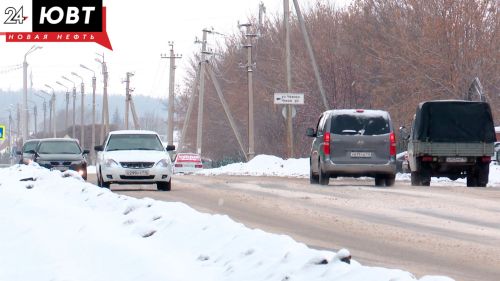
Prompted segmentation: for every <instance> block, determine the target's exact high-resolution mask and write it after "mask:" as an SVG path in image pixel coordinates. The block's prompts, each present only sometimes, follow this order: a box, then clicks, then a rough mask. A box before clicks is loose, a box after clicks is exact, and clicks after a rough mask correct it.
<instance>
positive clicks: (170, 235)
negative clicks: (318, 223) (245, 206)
mask: <svg viewBox="0 0 500 281" xmlns="http://www.w3.org/2000/svg"><path fill="white" fill-rule="evenodd" d="M22 179H27V181H20V180H22ZM0 219H1V221H2V224H1V226H0V241H1V242H0V253H1V254H0V280H9V281H17V280H19V281H21V280H22V281H31V280H33V281H34V280H86V281H93V280H96V281H97V280H99V281H101V280H102V281H104V280H106V281H108V280H120V281H127V280H141V281H149V280H151V281H157V280H238V281H239V280H252V281H253V280H277V281H281V280H304V281H306V280H307V281H309V280H345V281H365V280H371V281H377V280H380V281H387V280H394V281H410V280H417V279H415V278H414V277H413V276H412V275H411V274H410V273H408V272H405V271H402V270H397V269H386V268H380V267H367V266H362V265H360V264H359V263H357V262H356V261H354V260H353V261H352V263H351V264H347V263H344V262H341V261H340V260H339V258H338V256H337V255H336V254H335V253H334V252H329V251H318V250H313V249H310V248H308V247H306V246H305V245H304V244H301V243H297V242H295V241H293V240H292V239H291V238H290V237H288V236H284V235H276V234H269V233H265V232H263V231H260V230H252V229H248V228H246V227H245V226H244V225H242V224H239V223H236V222H234V221H232V220H231V219H230V218H228V217H227V216H222V215H209V214H203V213H199V212H196V211H195V210H194V209H192V208H190V207H189V206H187V205H185V204H182V203H175V202H162V201H155V200H152V199H134V198H130V197H126V196H122V195H117V194H114V193H112V192H110V191H109V190H106V189H100V188H98V187H96V186H95V185H92V184H89V183H85V182H83V181H82V180H81V179H80V178H79V176H78V175H76V174H75V173H73V172H67V173H61V172H58V171H48V170H46V169H42V168H39V167H36V166H13V167H10V168H5V169H0ZM354 255H355V253H354ZM323 260H327V261H328V263H327V264H323V263H322V261H323ZM418 280H420V281H449V280H452V279H450V278H447V277H436V276H426V277H422V278H421V279H418Z"/></svg>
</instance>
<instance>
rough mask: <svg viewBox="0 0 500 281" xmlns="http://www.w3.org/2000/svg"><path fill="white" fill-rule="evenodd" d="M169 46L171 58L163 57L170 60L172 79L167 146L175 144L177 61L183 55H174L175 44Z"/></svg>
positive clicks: (169, 89) (169, 96)
mask: <svg viewBox="0 0 500 281" xmlns="http://www.w3.org/2000/svg"><path fill="white" fill-rule="evenodd" d="M168 45H169V46H170V56H166V55H161V58H162V59H170V78H169V81H168V83H169V84H168V112H167V114H168V117H167V120H168V121H167V122H168V126H167V128H168V132H167V144H169V145H173V144H174V103H175V97H174V91H175V68H176V66H175V59H180V58H182V55H176V54H175V53H174V42H172V41H169V42H168Z"/></svg>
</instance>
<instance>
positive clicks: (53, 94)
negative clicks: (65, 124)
mask: <svg viewBox="0 0 500 281" xmlns="http://www.w3.org/2000/svg"><path fill="white" fill-rule="evenodd" d="M45 87H47V88H49V89H51V90H52V98H51V100H50V101H51V102H52V103H51V104H52V105H51V104H50V103H49V108H52V111H51V112H52V113H51V114H52V115H51V116H54V119H52V120H53V121H51V122H50V124H52V126H53V127H52V128H53V129H54V138H56V137H57V129H56V94H55V91H54V88H52V87H51V86H50V85H48V84H45ZM42 93H46V94H48V93H47V92H44V91H42ZM51 118H52V117H51ZM50 124H49V131H50V126H51V125H50Z"/></svg>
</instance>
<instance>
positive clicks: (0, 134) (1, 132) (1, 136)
mask: <svg viewBox="0 0 500 281" xmlns="http://www.w3.org/2000/svg"><path fill="white" fill-rule="evenodd" d="M0 140H5V125H0Z"/></svg>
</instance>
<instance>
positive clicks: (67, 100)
mask: <svg viewBox="0 0 500 281" xmlns="http://www.w3.org/2000/svg"><path fill="white" fill-rule="evenodd" d="M56 84H57V85H60V86H63V87H64V88H65V89H66V118H64V131H67V130H68V106H69V90H68V87H67V86H66V85H64V84H63V83H61V82H59V81H57V82H56Z"/></svg>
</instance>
